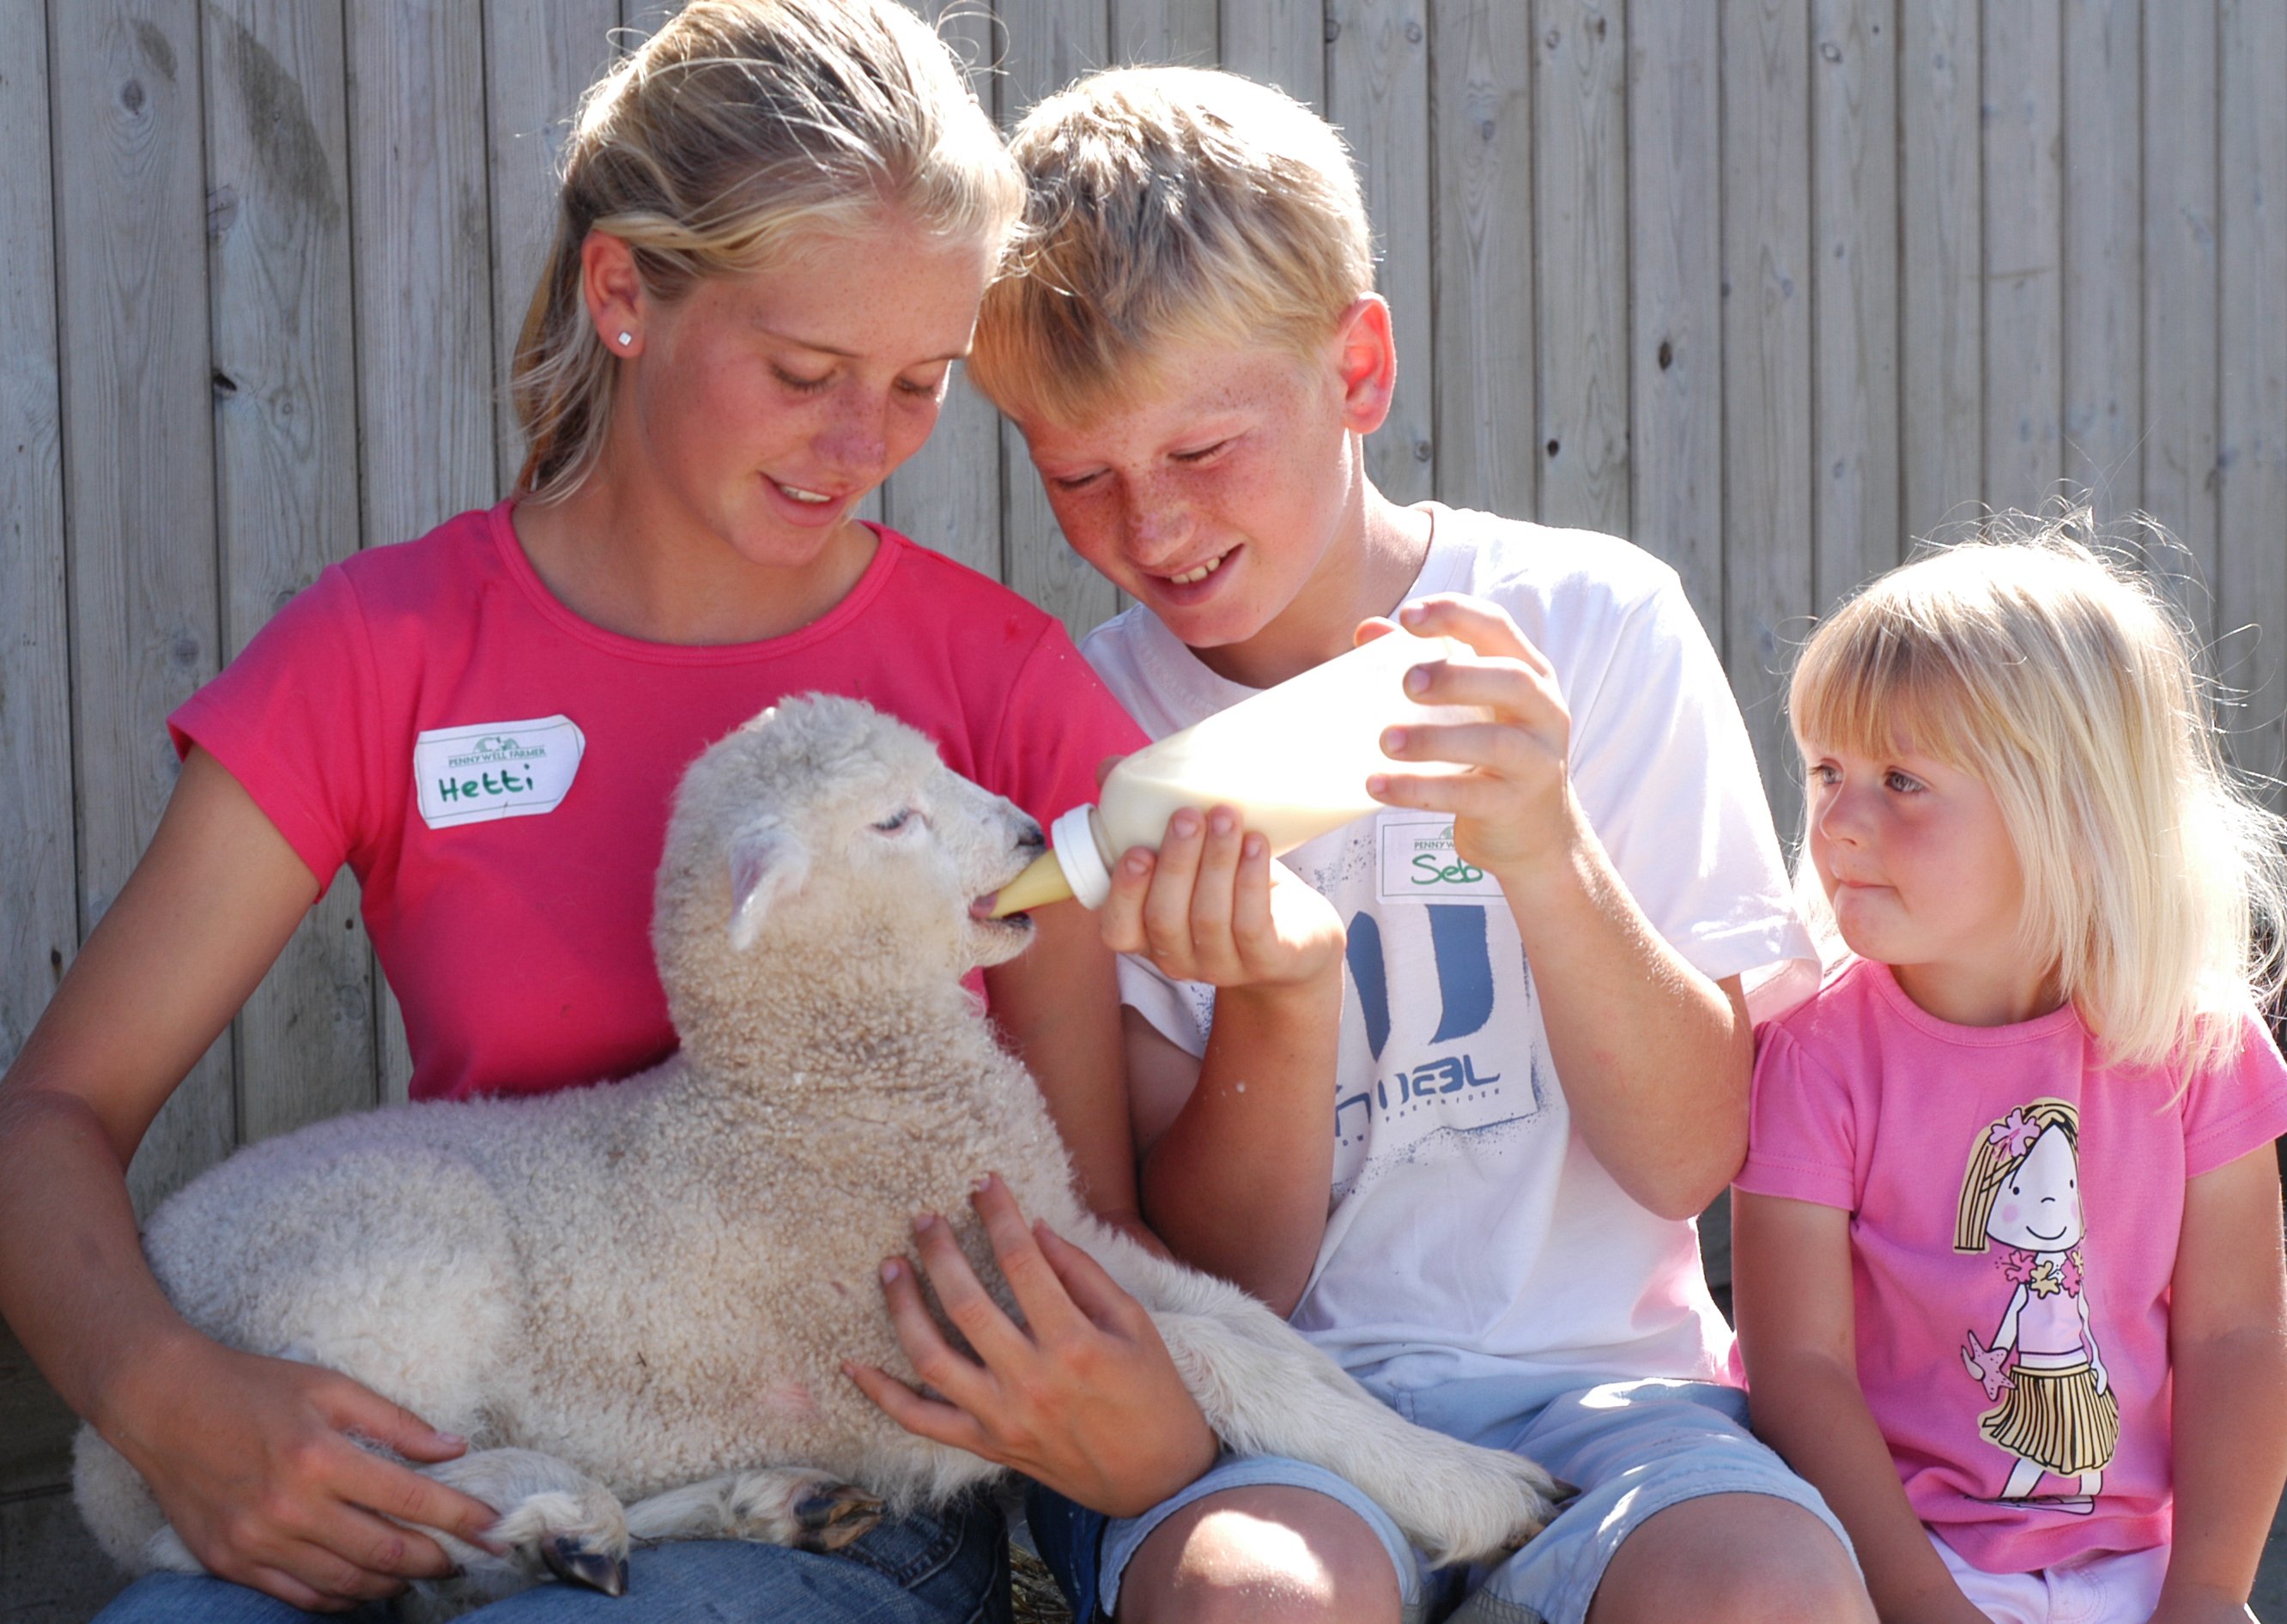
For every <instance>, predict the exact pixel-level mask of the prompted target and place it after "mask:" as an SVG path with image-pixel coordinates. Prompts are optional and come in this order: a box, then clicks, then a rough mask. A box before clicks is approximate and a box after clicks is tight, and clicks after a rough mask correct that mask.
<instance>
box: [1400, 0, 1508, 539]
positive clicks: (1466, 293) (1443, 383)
mask: <svg viewBox="0 0 2287 1624" xmlns="http://www.w3.org/2000/svg"><path fill="white" fill-rule="evenodd" d="M1429 17H1430V26H1429V71H1430V79H1431V106H1432V108H1433V113H1434V117H1433V121H1432V126H1431V137H1432V139H1433V141H1434V143H1435V145H1434V147H1433V150H1432V154H1431V156H1432V162H1433V163H1434V165H1435V168H1436V187H1435V190H1436V196H1437V214H1436V227H1437V231H1436V249H1437V252H1436V260H1435V262H1434V263H1433V264H1432V266H1431V271H1432V274H1433V276H1434V278H1435V280H1436V288H1435V290H1434V305H1435V308H1434V311H1433V312H1432V313H1433V315H1434V317H1435V326H1436V338H1435V341H1434V342H1435V343H1436V369H1437V371H1436V390H1437V394H1436V426H1435V432H1434V434H1433V436H1432V441H1433V443H1434V445H1436V474H1437V495H1438V497H1439V498H1440V499H1441V500H1442V501H1448V502H1452V503H1454V504H1456V505H1457V506H1461V507H1470V508H1485V509H1487V510H1489V511H1491V512H1494V513H1502V514H1507V515H1508V516H1511V517H1514V518H1525V517H1529V516H1531V515H1532V514H1533V513H1535V512H1537V511H1538V510H1539V505H1538V502H1537V501H1536V497H1535V490H1534V487H1535V484H1536V481H1537V478H1538V475H1539V456H1538V455H1537V454H1536V453H1535V452H1534V450H1533V444H1532V426H1533V421H1534V407H1533V398H1532V396H1533V375H1534V374H1533V356H1532V280H1533V277H1532V76H1531V61H1532V13H1531V9H1530V8H1528V7H1526V6H1523V5H1519V4H1515V0H1431V5H1430V13H1429ZM1404 365H1405V358H1404V357H1403V356H1401V357H1400V358H1399V366H1400V367H1401V368H1403V367H1404Z"/></svg>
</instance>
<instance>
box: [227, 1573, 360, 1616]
mask: <svg viewBox="0 0 2287 1624" xmlns="http://www.w3.org/2000/svg"><path fill="white" fill-rule="evenodd" d="M222 1577H224V1578H226V1579H228V1580H230V1581H231V1582H232V1583H233V1584H241V1585H245V1586H247V1587H248V1588H249V1589H256V1590H259V1591H261V1592H262V1593H263V1594H265V1596H276V1597H277V1598H278V1599H279V1600H280V1601H281V1602H284V1603H285V1604H287V1605H288V1606H289V1607H299V1608H300V1609H301V1610H302V1611H303V1612H328V1611H329V1610H331V1609H332V1608H334V1607H336V1606H338V1605H339V1604H338V1603H336V1602H334V1601H333V1600H332V1598H330V1597H328V1596H320V1595H319V1594H318V1592H316V1591H315V1590H313V1589H311V1588H310V1587H309V1586H308V1585H305V1584H304V1583H303V1582H302V1581H300V1580H298V1579H297V1578H295V1577H294V1575H293V1574H291V1573H288V1572H287V1571H286V1570H285V1569H284V1568H281V1567H268V1566H265V1565H259V1564H257V1565H254V1566H252V1567H249V1568H245V1569H242V1570H241V1571H240V1572H238V1573H227V1574H224V1575H222Z"/></svg>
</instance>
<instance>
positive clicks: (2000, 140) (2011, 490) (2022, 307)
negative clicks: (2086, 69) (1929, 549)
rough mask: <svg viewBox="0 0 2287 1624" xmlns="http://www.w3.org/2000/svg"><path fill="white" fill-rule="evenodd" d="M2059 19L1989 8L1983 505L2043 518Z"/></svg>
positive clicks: (2040, 7) (2058, 180) (2052, 472)
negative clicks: (2037, 513) (2035, 512)
mask: <svg viewBox="0 0 2287 1624" xmlns="http://www.w3.org/2000/svg"><path fill="white" fill-rule="evenodd" d="M2062 36H2063V19H2062V14H2061V7H2060V5H2059V4H2058V0H2011V4H2006V5H1990V6H1988V7H1986V8H1985V39H1984V56H1983V63H1982V66H1983V70H1984V87H1985V88H1984V98H1985V144H1984V162H1985V394H1986V399H1985V491H1984V493H1985V500H1986V501H1988V502H1989V503H1990V504H1991V505H1992V506H1994V507H1996V508H2022V509H2025V510H2028V511H2030V510H2033V509H2036V508H2039V507H2040V506H2041V505H2042V504H2043V503H2044V502H2046V501H2048V500H2049V499H2050V498H2051V497H2052V496H2054V494H2055V493H2056V490H2057V481H2058V479H2059V477H2061V475H2062V474H2063V472H2064V454H2063V442H2062V438H2061V422H2060V418H2061V414H2062V409H2063V400H2064V396H2063V387H2064V381H2063V377H2062V367H2063V360H2064V331H2063V324H2064V287H2063V283H2064V279H2063V274H2062V272H2063V265H2062V256H2063V246H2064V233H2063V172H2062V164H2061V162H2060V159H2061V148H2062V145H2063V143H2062V140H2061V131H2062V129H2063V109H2062V102H2063V94H2062V92H2063V80H2062V69H2061V62H2060V52H2061V49H2062V43H2063V37H2062Z"/></svg>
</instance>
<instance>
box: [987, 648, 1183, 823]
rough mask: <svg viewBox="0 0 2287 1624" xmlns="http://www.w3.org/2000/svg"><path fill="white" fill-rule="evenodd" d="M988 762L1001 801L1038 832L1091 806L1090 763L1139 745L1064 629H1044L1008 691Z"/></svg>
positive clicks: (1140, 739) (1132, 726)
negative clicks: (1029, 818) (1035, 823)
mask: <svg viewBox="0 0 2287 1624" xmlns="http://www.w3.org/2000/svg"><path fill="white" fill-rule="evenodd" d="M1003 704H1004V707H1005V708H1004V710H1003V712H1002V714H1001V721H1000V728H999V733H998V737H996V738H995V740H994V742H993V753H992V755H991V757H990V758H989V759H990V761H991V767H992V777H993V778H995V779H997V780H998V782H995V783H993V784H990V785H989V786H988V787H990V788H992V789H993V790H994V791H996V792H999V793H1001V794H1003V795H1006V796H1007V797H1008V798H1009V800H1013V801H1015V802H1016V803H1017V805H1018V806H1020V807H1022V808H1025V811H1027V812H1029V813H1031V814H1032V815H1033V817H1035V818H1037V819H1038V820H1040V822H1041V824H1048V823H1049V822H1050V821H1051V820H1053V819H1054V818H1056V816H1058V815H1059V814H1061V813H1063V812H1064V811H1065V810H1067V809H1069V808H1072V807H1076V806H1078V805H1080V803H1081V802H1083V801H1091V800H1095V799H1096V763H1097V762H1099V761H1103V760H1104V757H1106V756H1109V755H1126V754H1128V753H1130V752H1132V751H1136V750H1141V749H1142V748H1143V747H1144V745H1145V743H1146V742H1148V741H1146V739H1145V738H1144V730H1143V729H1141V728H1138V727H1137V726H1136V723H1135V722H1134V721H1131V720H1130V719H1129V717H1128V713H1127V712H1126V711H1124V710H1122V709H1120V701H1119V700H1117V699H1115V698H1112V692H1111V690H1109V689H1107V688H1105V687H1104V679H1103V678H1101V677H1099V676H1097V675H1096V672H1095V671H1094V669H1093V668H1091V667H1090V666H1089V665H1088V662H1087V661H1086V660H1084V659H1082V658H1080V650H1078V649H1075V648H1074V647H1072V639H1071V638H1070V637H1068V636H1066V635H1064V627H1062V626H1061V625H1058V624H1057V623H1056V622H1054V621H1051V622H1049V626H1048V627H1047V628H1046V629H1045V630H1044V631H1043V632H1042V633H1041V639H1040V641H1039V642H1038V643H1035V644H1033V649H1032V651H1031V653H1030V654H1029V655H1028V656H1026V658H1025V663H1024V666H1023V668H1022V669H1020V670H1019V671H1018V672H1017V677H1016V680H1015V681H1014V682H1011V683H1010V684H1009V692H1008V695H1007V697H1006V698H1005V700H1004V701H1003Z"/></svg>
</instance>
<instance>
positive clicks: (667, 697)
mask: <svg viewBox="0 0 2287 1624" xmlns="http://www.w3.org/2000/svg"><path fill="white" fill-rule="evenodd" d="M880 535H881V546H880V547H879V548H878V549H877V550H876V551H875V553H874V560H873V562H872V564H870V565H869V566H868V568H867V570H866V572H865V573H864V575H863V576H862V577H860V579H859V581H858V584H857V586H856V587H853V588H852V589H851V592H850V594H849V595H848V596H847V597H845V598H844V599H843V601H842V603H839V604H837V605H836V606H835V608H834V609H833V610H832V611H830V612H828V613H827V615H826V616H825V617H824V618H823V619H819V620H818V621H816V622H815V623H813V624H811V625H810V626H807V627H803V629H802V630H800V631H798V632H795V633H792V634H790V635H787V636H784V637H779V638H774V639H772V640H770V641H767V642H764V643H742V644H734V645H728V646H720V647H698V648H694V647H685V646H680V645H671V644H664V643H644V642H640V641H637V640H636V639H633V638H629V637H622V636H620V635H615V634H613V633H611V632H608V631H605V630H603V629H602V628H600V627H596V626H593V625H591V624H590V623H589V622H587V621H585V620H582V619H580V618H579V617H578V616H576V615H574V613H573V612H572V611H570V610H569V609H567V608H566V607H565V606H564V605H563V604H562V603H559V602H558V601H557V599H555V598H554V597H553V596H551V595H550V593H549V592H548V590H547V588H546V587H544V586H543V585H542V583H541V580H540V579H539V577H538V576H537V575H535V574H534V572H533V569H532V566H531V564H530V562H529V561H528V560H527V559H526V556H525V554H524V549H523V547H522V546H521V545H520V544H519V543H518V540H517V539H516V534H515V532H514V530H513V528H512V527H511V526H510V523H509V504H508V503H505V502H503V503H502V504H501V505H500V506H499V507H496V508H492V509H490V510H489V511H484V512H473V513H464V514H463V515H461V516H458V517H457V518H454V519H452V520H449V521H448V522H447V523H446V524H441V525H439V527H438V528H437V529H435V530H433V531H431V532H429V534H427V535H425V536H423V537H422V538H421V539H420V540H415V541H409V542H407V543H405V544H403V545H402V546H397V547H384V548H374V549H372V550H370V551H368V552H363V553H360V554H358V555H357V556H355V557H352V558H350V559H347V560H345V561H344V562H343V563H341V564H336V565H334V566H333V567H332V568H330V569H328V570H327V571H326V572H325V573H324V574H323V575H321V576H320V578H319V579H318V580H317V581H316V583H315V584H313V586H312V587H310V588H309V589H308V590H307V591H305V592H304V593H302V594H301V595H299V596H297V597H296V598H295V599H294V600H293V601H292V602H291V603H289V604H288V605H287V606H286V607H285V608H284V609H282V610H281V611H279V613H278V614H277V615H276V616H275V617H274V618H273V619H272V620H271V621H270V622H269V624H268V625H266V626H265V627H263V629H262V631H261V632H260V633H259V634H258V635H257V636H256V637H255V639H254V641H253V642H252V643H250V644H249V645H248V647H247V649H246V651H245V652H244V653H243V654H241V656H240V657H239V658H237V659H236V660H234V661H233V662H232V664H231V666H230V667H229V668H228V669H227V670H226V671H225V672H223V674H221V675H220V676H218V677H217V678H216V679H215V680H214V681H213V682H210V683H208V684H207V685H206V686H205V687H204V688H202V689H201V690H199V691H198V692H197V693H196V694H194V696H193V697H192V698H190V700H189V701H188V702H187V703H186V704H185V705H184V706H182V707H181V708H180V709H179V710H178V711H177V712H176V713H175V714H174V715H173V716H172V717H171V718H170V720H169V726H170V729H171V730H172V732H173V735H174V740H175V747H176V749H177V751H178V752H179V753H188V751H189V749H190V747H191V746H192V745H194V744H196V745H200V746H202V747H203V748H204V749H206V750H207V751H209V752H210V753H212V754H213V755H214V756H215V757H216V758H217V759H218V761H220V762H221V763H222V765H223V766H224V767H226V768H227V769H229V770H230V772H231V774H232V775H233V777H236V778H237V779H238V781H239V782H240V783H241V784H243V785H245V786H246V789H247V791H248V792H249V793H250V794H251V795H252V796H253V797H254V800H255V801H256V803H257V805H259V806H260V807H261V808H262V809H263V811H264V812H265V813H266V814H267V815H268V816H269V817H270V820H271V821H272V822H273V824H276V825H277V826H278V828H279V831H280V832H281V833H282V834H284V835H285V837H286V839H287V840H288V842H289V844H291V845H292V847H294V850H295V851H296V852H297V854H298V855H300V856H301V858H302V861H303V862H305V863H307V864H308V865H309V867H310V871H311V872H312V873H313V874H315V875H317V876H318V878H319V880H320V884H321V885H322V884H324V883H325V882H328V881H329V880H330V879H332V877H333V875H334V873H335V871H336V870H337V869H339V868H340V867H341V865H342V864H343V863H348V864H349V866H350V868H351V870H352V871H353V872H354V873H355V874H356V875H357V878H358V882H359V884H360V887H362V888H363V897H362V904H361V907H362V912H363V915H364V918H365V923H366V928H367V929H368V931H369V932H370V933H371V934H372V936H373V941H374V946H375V949H376V951H377V952H378V953H379V955H380V958H381V964H382V968H383V969H384V972H385V973H386V974H387V975H388V977H389V982H390V985H391V986H392V988H393V989H395V990H396V992H397V996H398V997H399V999H400V1002H401V1003H402V1005H403V1006H404V1010H405V1023H406V1035H407V1037H408V1040H409V1042H410V1045H411V1048H412V1052H413V1060H414V1074H413V1080H412V1093H413V1096H414V1098H415V1099H442V1098H457V1097H460V1096H463V1095H467V1094H474V1093H501V1092H506V1093H518V1092H544V1091H546V1090H549V1089H554V1088H561V1087H565V1086H567V1085H569V1084H578V1083H586V1082H590V1081H593V1080H595V1079H597V1078H600V1077H618V1076H628V1075H630V1074H632V1073H634V1072H637V1071H640V1070H642V1069H644V1068H645V1067H648V1066H651V1065H653V1064H655V1063H656V1062H658V1061H659V1060H662V1059H664V1058H665V1057H666V1056H667V1055H668V1054H669V1052H672V1050H673V1049H674V1047H675V1032H674V1029H673V1028H672V1027H671V1026H670V1025H669V1021H668V1014H667V999H666V995H665V993H664V992H662V991H661V988H660V984H659V978H658V975H657V974H656V972H655V971H654V969H653V964H652V955H651V906H652V877H653V870H654V869H655V868H656V867H657V866H658V863H659V856H660V852H661V847H662V844H663V842H664V840H665V836H666V829H667V815H668V810H669V804H670V799H671V796H672V794H673V792H674V789H675V785H676V783H677V780H678V779H679V778H680V777H681V776H682V773H683V769H685V767H687V766H688V765H689V764H690V763H691V761H692V760H693V759H694V758H695V757H696V756H697V755H698V754H699V753H700V751H701V750H703V749H705V748H706V747H707V745H709V744H711V743H713V742H714V741H715V740H716V739H717V738H720V737H722V736H723V735H724V734H725V733H727V732H729V731H730V730H731V729H732V728H734V727H736V726H738V725H739V724H740V722H743V721H747V720H748V718H749V717H751V716H753V715H754V714H756V713H757V712H758V711H760V710H762V709H763V708H764V706H768V705H770V704H772V702H774V701H776V700H778V699H779V698H782V697H784V696H787V695H789V694H796V693H805V692H810V691H812V690H821V691H826V692H831V693H841V694H851V695H855V696H856V697H858V698H862V699H865V700H867V701H868V702H870V703H871V704H873V705H874V706H876V707H878V708H879V709H881V710H882V711H884V712H887V713H890V714H892V715H895V716H898V717H900V718H902V719H903V720H904V721H907V722H910V723H911V724H912V725H914V727H916V728H918V729H921V730H922V732H924V733H926V734H928V735H929V736H930V737H931V738H933V739H935V740H936V741H937V745H938V753H939V754H940V755H942V756H943V758H944V759H945V761H946V764H947V765H948V766H950V767H952V768H953V769H954V770H955V771H956V772H960V773H962V774H965V775H966V776H968V777H970V778H973V779H975V780H976V781H977V783H979V784H984V785H985V787H986V788H988V789H991V790H993V791H996V792H999V793H1001V794H1003V795H1006V796H1008V797H1009V799H1010V800H1013V801H1015V802H1016V803H1017V805H1018V806H1020V807H1022V808H1025V810H1026V811H1027V812H1029V813H1031V814H1032V815H1033V816H1034V817H1036V818H1039V819H1041V821H1042V822H1043V823H1046V822H1047V821H1048V820H1049V818H1051V817H1053V816H1055V815H1056V814H1057V813H1059V812H1062V811H1063V810H1064V808H1067V807H1069V806H1072V804H1074V803H1075V802H1078V801H1080V800H1090V799H1093V798H1094V795H1095V792H1096V776H1095V769H1096V762H1097V761H1099V760H1100V759H1101V758H1103V757H1104V756H1106V755H1110V754H1113V753H1123V752H1126V751H1129V750H1133V749H1135V748H1136V747H1137V746H1138V745H1140V744H1141V743H1142V742H1143V737H1142V735H1141V734H1140V733H1139V732H1137V730H1136V728H1135V726H1134V724H1133V723H1131V722H1130V721H1128V717H1127V715H1126V714H1125V713H1123V712H1122V711H1121V710H1120V707H1119V706H1118V704H1117V703H1116V702H1115V701H1114V700H1113V699H1112V697H1111V696H1110V695H1109V694H1108V693H1106V692H1105V691H1104V685H1103V684H1102V683H1101V682H1098V681H1097V680H1096V675H1095V674H1094V673H1092V672H1091V671H1090V670H1089V669H1088V666H1087V664H1086V663H1085V662H1084V661H1082V660H1081V659H1080V656H1079V654H1078V653H1076V652H1075V651H1074V650H1073V648H1072V643H1071V640H1070V639H1069V638H1067V637H1066V636H1065V635H1064V630H1063V628H1062V627H1060V626H1059V625H1058V624H1057V622H1056V620H1054V619H1051V618H1050V617H1049V616H1048V615H1046V614H1044V613H1042V612H1041V611H1039V610H1037V609H1035V608H1033V606H1032V605H1031V604H1029V603H1025V601H1024V600H1023V599H1021V598H1019V597H1017V595H1015V594H1014V593H1012V592H1010V591H1009V590H1008V589H1007V588H1005V587H1001V586H1000V585H998V584H997V583H995V582H993V581H991V580H988V579H985V577H983V576H981V575H978V574H977V573H976V572H974V571H971V570H969V569H965V568H963V567H962V566H961V565H960V564H954V562H953V561H952V560H950V559H947V558H944V557H940V556H938V555H937V554H935V553H931V552H929V551H927V550H926V549H924V548H920V547H916V546H915V545H914V543H912V542H911V541H909V540H906V538H905V537H903V536H900V535H898V534H897V533H896V532H891V531H886V530H884V531H882V532H880Z"/></svg>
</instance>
